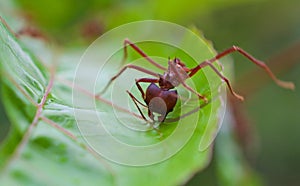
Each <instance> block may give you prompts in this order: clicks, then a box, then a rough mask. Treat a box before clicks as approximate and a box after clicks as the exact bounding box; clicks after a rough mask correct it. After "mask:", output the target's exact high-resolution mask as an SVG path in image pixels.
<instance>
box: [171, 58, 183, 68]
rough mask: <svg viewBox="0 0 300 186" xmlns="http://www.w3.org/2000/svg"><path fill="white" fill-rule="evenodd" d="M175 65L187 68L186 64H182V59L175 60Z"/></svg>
mask: <svg viewBox="0 0 300 186" xmlns="http://www.w3.org/2000/svg"><path fill="white" fill-rule="evenodd" d="M173 63H174V64H176V65H180V66H181V67H185V64H184V63H183V62H181V61H180V59H179V58H177V57H175V58H174V60H173Z"/></svg>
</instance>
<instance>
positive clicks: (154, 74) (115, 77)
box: [98, 64, 159, 94]
mask: <svg viewBox="0 0 300 186" xmlns="http://www.w3.org/2000/svg"><path fill="white" fill-rule="evenodd" d="M127 68H131V69H135V70H137V71H140V72H144V73H145V74H149V75H152V76H156V77H159V75H158V74H157V73H155V72H152V71H150V70H147V69H145V68H143V67H139V66H136V65H132V64H128V65H125V66H124V67H123V68H122V69H121V70H120V71H119V72H118V73H117V74H116V75H115V76H113V77H112V78H111V79H110V80H109V82H108V83H107V85H106V86H105V87H104V89H103V90H102V91H101V92H100V93H98V94H103V93H104V92H105V91H106V90H107V88H108V87H109V86H110V84H111V83H112V82H113V81H114V80H115V79H117V78H118V77H119V76H120V75H121V74H122V73H123V72H124V71H125V70H126V69H127Z"/></svg>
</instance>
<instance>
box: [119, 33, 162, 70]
mask: <svg viewBox="0 0 300 186" xmlns="http://www.w3.org/2000/svg"><path fill="white" fill-rule="evenodd" d="M127 46H131V47H132V48H133V49H134V50H135V51H136V52H137V53H139V54H140V55H141V56H143V57H144V58H145V59H146V60H147V61H148V62H150V63H151V64H152V65H154V66H156V67H157V68H159V69H161V70H164V71H165V70H167V68H165V67H163V66H161V65H160V64H158V63H157V62H155V61H153V59H151V58H150V57H149V56H148V55H147V54H146V53H145V52H143V51H142V49H140V48H139V47H138V46H136V45H135V44H134V43H132V42H131V41H130V40H129V39H125V40H124V57H123V63H124V62H125V60H126V59H127Z"/></svg>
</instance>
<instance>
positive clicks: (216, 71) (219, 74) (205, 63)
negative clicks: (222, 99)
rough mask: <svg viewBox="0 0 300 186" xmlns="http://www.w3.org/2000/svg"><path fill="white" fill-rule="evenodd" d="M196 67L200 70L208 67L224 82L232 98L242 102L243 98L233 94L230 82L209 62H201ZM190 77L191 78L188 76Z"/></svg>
mask: <svg viewBox="0 0 300 186" xmlns="http://www.w3.org/2000/svg"><path fill="white" fill-rule="evenodd" d="M198 66H200V67H201V68H204V67H206V66H209V67H210V68H212V69H213V71H215V73H216V74H217V75H218V76H219V77H220V78H221V79H222V80H223V81H225V82H226V84H227V87H228V88H229V90H230V92H231V94H232V95H233V96H234V97H236V98H238V99H239V100H241V101H244V97H243V96H241V95H239V94H237V93H235V92H234V90H233V89H232V86H231V84H230V81H229V80H228V79H227V78H226V77H225V76H223V75H222V74H221V73H220V72H219V71H218V69H217V68H216V67H214V66H213V64H212V63H210V62H208V61H204V62H202V63H201V64H199V65H198ZM201 68H200V69H201ZM192 75H193V74H192ZM190 77H191V76H190Z"/></svg>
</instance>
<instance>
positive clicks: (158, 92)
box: [99, 39, 294, 122]
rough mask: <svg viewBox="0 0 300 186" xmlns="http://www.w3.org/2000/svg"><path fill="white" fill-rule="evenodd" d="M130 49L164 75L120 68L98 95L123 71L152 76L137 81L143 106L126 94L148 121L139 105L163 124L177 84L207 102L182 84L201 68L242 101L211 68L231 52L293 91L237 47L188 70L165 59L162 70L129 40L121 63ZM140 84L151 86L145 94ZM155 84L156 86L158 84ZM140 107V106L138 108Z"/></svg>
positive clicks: (174, 100) (178, 63) (128, 66)
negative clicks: (155, 114) (165, 63)
mask: <svg viewBox="0 0 300 186" xmlns="http://www.w3.org/2000/svg"><path fill="white" fill-rule="evenodd" d="M128 46H130V47H132V48H133V50H135V51H136V52H137V53H138V54H139V55H141V56H142V57H144V58H145V59H146V60H147V61H148V62H149V63H151V64H152V65H154V66H155V67H157V68H159V69H161V70H163V71H164V73H163V74H158V73H155V72H153V71H150V70H148V69H146V68H143V67H140V66H137V65H133V64H127V65H125V66H123V68H122V69H121V70H120V71H119V72H118V73H117V74H116V75H115V76H113V77H112V78H111V79H110V80H109V82H108V84H107V85H106V87H105V88H104V89H103V90H102V91H101V92H100V93H99V94H103V93H104V92H105V91H106V90H107V88H108V87H109V86H110V84H111V83H112V82H113V81H114V80H115V79H116V78H118V77H119V76H120V75H121V74H122V73H123V72H124V71H125V70H126V69H128V68H131V69H135V70H137V71H141V72H143V73H145V74H148V75H151V76H154V77H155V78H140V79H136V82H135V84H136V86H137V88H138V90H139V91H140V93H141V96H142V98H143V100H144V102H145V103H142V102H141V101H139V100H138V99H137V98H136V97H135V96H134V95H133V94H132V93H131V92H129V91H127V93H128V94H129V96H130V97H131V99H132V101H133V102H134V104H135V106H136V107H137V109H138V111H139V113H140V114H141V116H142V118H143V119H144V120H145V121H146V122H148V120H147V119H146V117H145V116H144V114H143V112H142V111H141V109H140V107H139V105H141V106H143V107H145V108H147V109H148V116H149V118H150V119H151V120H152V121H155V120H154V113H157V114H159V116H158V122H164V121H165V119H166V117H167V115H168V113H170V112H172V111H173V109H174V107H175V104H176V102H177V99H178V94H177V90H174V88H176V87H177V86H179V85H180V84H181V85H183V87H184V88H185V89H187V90H188V91H190V92H192V93H194V94H196V95H197V96H198V98H199V99H202V100H203V101H204V102H205V103H207V102H208V100H207V98H206V97H205V96H204V95H201V94H200V93H199V92H197V91H196V90H194V89H193V88H191V87H190V86H189V85H187V84H186V83H185V80H186V79H188V78H191V77H192V76H194V75H195V74H196V73H197V72H198V71H199V70H201V69H203V68H204V67H206V66H208V67H210V68H211V69H212V70H213V71H214V72H215V73H216V74H217V75H218V76H219V77H220V78H221V79H222V80H223V81H225V83H226V84H227V87H228V89H229V91H230V93H231V94H232V95H233V96H234V97H236V98H237V99H239V100H244V98H243V97H242V96H241V95H239V94H237V93H236V92H235V91H234V90H233V89H232V86H231V84H230V82H229V80H228V79H227V78H226V77H225V76H223V75H222V74H221V72H219V70H218V69H217V68H216V67H215V66H213V62H215V61H217V60H218V59H220V58H222V57H224V56H226V55H228V54H231V53H233V52H238V53H240V54H242V55H243V56H244V57H246V58H248V59H249V60H250V61H252V62H253V63H254V64H256V65H257V66H258V67H261V68H262V69H263V70H265V72H266V73H267V74H268V75H269V76H270V77H271V79H273V80H274V81H275V83H276V84H277V85H278V86H280V87H283V88H287V89H294V84H293V83H292V82H285V81H281V80H279V79H277V78H276V76H275V75H274V74H273V72H272V71H271V70H270V68H269V67H268V66H267V65H266V64H265V63H264V62H262V61H260V60H258V59H256V58H254V57H253V56H252V55H250V54H249V53H247V52H246V51H244V50H243V49H242V48H239V47H237V46H232V47H230V48H228V49H227V50H224V51H223V52H221V53H219V54H217V55H216V56H215V57H213V58H211V59H208V60H205V61H203V62H201V63H200V64H198V65H197V66H195V67H193V68H188V67H186V65H185V64H184V63H183V62H182V61H181V60H180V59H179V58H174V59H172V60H171V59H169V60H168V67H167V68H166V67H164V66H162V65H160V64H159V63H157V62H155V61H154V60H153V59H151V58H150V57H149V56H148V55H147V54H146V53H145V52H143V51H142V49H140V48H139V47H138V46H137V45H136V44H134V43H133V42H131V41H130V40H129V39H125V40H124V56H123V62H124V61H125V60H126V59H127V47H128ZM140 83H150V85H149V86H148V88H147V90H146V92H145V91H144V90H143V88H142V87H141V85H140ZM157 84H158V85H157ZM138 104H139V105H138Z"/></svg>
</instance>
